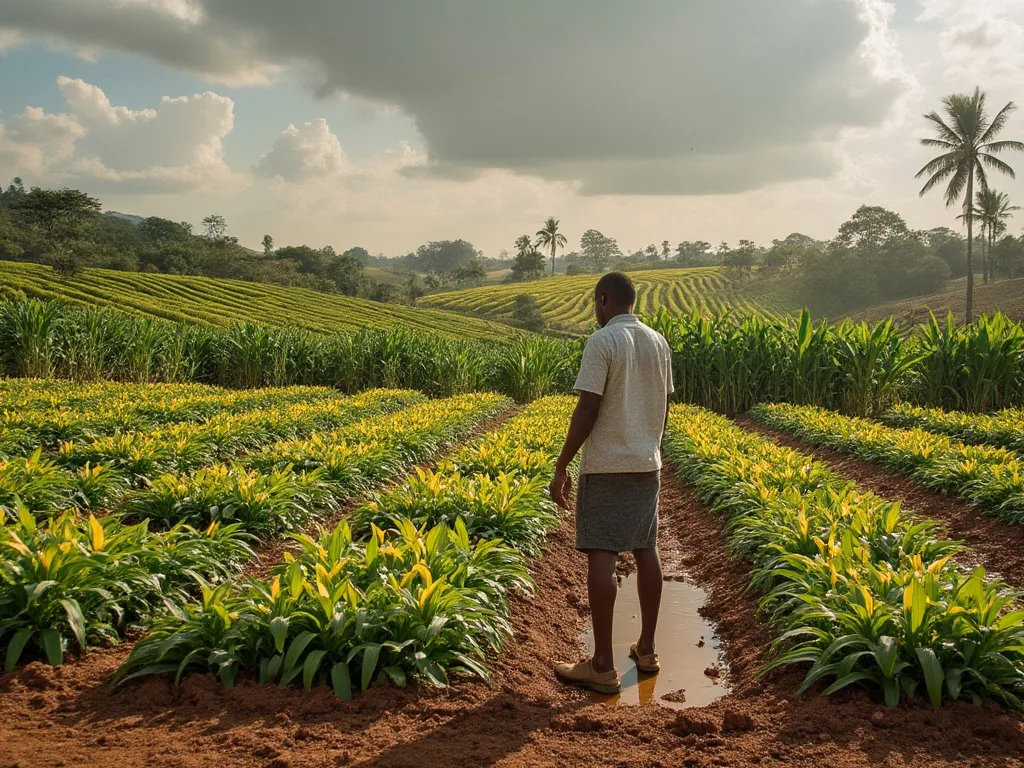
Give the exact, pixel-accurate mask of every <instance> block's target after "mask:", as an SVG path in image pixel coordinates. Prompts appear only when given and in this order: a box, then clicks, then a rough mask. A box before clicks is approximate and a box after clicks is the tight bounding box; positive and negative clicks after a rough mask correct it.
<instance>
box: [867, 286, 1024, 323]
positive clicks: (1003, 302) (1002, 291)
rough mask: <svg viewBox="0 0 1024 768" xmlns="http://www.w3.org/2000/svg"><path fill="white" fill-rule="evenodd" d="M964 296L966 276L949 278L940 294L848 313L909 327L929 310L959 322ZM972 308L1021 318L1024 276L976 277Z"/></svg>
mask: <svg viewBox="0 0 1024 768" xmlns="http://www.w3.org/2000/svg"><path fill="white" fill-rule="evenodd" d="M966 296H967V278H966V277H964V278H960V279H959V280H953V281H951V282H950V283H949V284H948V285H947V286H946V289H945V290H944V291H942V292H940V293H933V294H930V295H928V296H916V297H914V298H912V299H903V300H901V301H893V302H889V303H886V304H879V305H878V306H874V307H867V308H865V309H862V310H859V311H857V312H851V313H850V315H849V316H850V318H851V319H853V320H856V321H861V320H867V321H869V322H875V321H878V320H882V319H884V318H887V317H892V318H894V319H895V321H896V323H897V324H898V325H899V326H900V327H901V328H911V327H913V326H915V325H917V324H919V323H924V322H927V320H928V313H929V311H931V312H932V313H934V314H936V315H938V316H940V317H943V316H945V315H946V314H947V313H949V312H952V313H953V316H954V317H955V318H956V321H957V322H958V323H962V322H963V321H964V304H965V301H966ZM974 311H975V313H976V314H983V315H985V314H987V315H990V314H992V313H994V312H1002V313H1003V314H1004V315H1007V316H1008V317H1011V318H1013V319H1014V320H1017V321H1018V322H1020V321H1022V320H1024V278H1017V279H1014V280H997V281H995V282H992V283H983V282H982V281H981V278H980V277H976V278H975V283H974Z"/></svg>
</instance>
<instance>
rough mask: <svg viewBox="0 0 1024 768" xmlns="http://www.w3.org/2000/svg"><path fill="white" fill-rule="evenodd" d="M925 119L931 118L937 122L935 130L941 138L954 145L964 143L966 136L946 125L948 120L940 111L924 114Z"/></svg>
mask: <svg viewBox="0 0 1024 768" xmlns="http://www.w3.org/2000/svg"><path fill="white" fill-rule="evenodd" d="M924 118H925V120H931V121H932V122H933V123H935V131H936V133H938V135H939V138H940V139H941V140H943V141H948V142H949V143H950V144H953V145H954V146H958V145H960V144H963V143H964V138H963V137H962V136H960V135H959V134H958V133H957V132H956V131H954V130H953V129H952V128H950V127H949V126H948V125H946V122H945V121H944V120H943V119H942V117H940V116H939V113H938V112H929V113H928V114H927V115H925V116H924Z"/></svg>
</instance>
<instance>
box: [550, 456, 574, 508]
mask: <svg viewBox="0 0 1024 768" xmlns="http://www.w3.org/2000/svg"><path fill="white" fill-rule="evenodd" d="M548 492H549V493H550V494H551V498H552V499H553V500H554V502H555V504H557V505H558V506H560V507H561V508H562V509H568V508H569V507H568V504H567V502H566V498H568V496H569V494H570V493H572V478H570V477H569V472H568V470H567V469H566V468H565V467H561V466H556V467H555V476H554V477H553V478H551V484H550V485H548Z"/></svg>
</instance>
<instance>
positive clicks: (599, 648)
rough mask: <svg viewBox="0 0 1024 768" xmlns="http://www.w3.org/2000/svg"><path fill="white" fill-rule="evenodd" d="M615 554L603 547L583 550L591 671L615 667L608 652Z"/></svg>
mask: <svg viewBox="0 0 1024 768" xmlns="http://www.w3.org/2000/svg"><path fill="white" fill-rule="evenodd" d="M616 560H618V555H617V554H616V553H615V552H609V551H608V550H604V549H592V550H590V551H589V552H588V553H587V595H588V597H589V598H590V617H591V620H592V621H593V623H594V670H595V671H596V672H610V671H611V670H613V669H615V657H614V654H613V652H612V617H613V616H614V614H615V594H616V592H617V591H618V587H617V585H616V583H615V563H616Z"/></svg>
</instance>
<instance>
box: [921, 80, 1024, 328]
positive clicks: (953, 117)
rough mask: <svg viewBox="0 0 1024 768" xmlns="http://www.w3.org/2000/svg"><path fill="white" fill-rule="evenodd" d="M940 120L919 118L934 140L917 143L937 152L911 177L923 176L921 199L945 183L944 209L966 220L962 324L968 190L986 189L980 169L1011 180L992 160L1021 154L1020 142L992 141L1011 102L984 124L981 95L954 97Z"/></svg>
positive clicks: (970, 276) (970, 311) (970, 228)
mask: <svg viewBox="0 0 1024 768" xmlns="http://www.w3.org/2000/svg"><path fill="white" fill-rule="evenodd" d="M942 103H943V106H944V108H945V113H946V118H947V120H948V122H947V121H946V120H943V118H942V117H941V116H940V115H939V113H938V112H930V113H928V114H927V115H925V119H927V120H928V121H930V122H931V124H932V128H933V129H934V130H935V135H936V138H929V139H921V144H922V145H923V146H926V147H929V148H932V149H938V150H941V152H942V154H940V155H939V156H938V157H936V158H934V159H932V160H931V161H930V162H929V163H927V164H926V165H925V166H924V167H923V168H922V169H921V170H920V171H918V173H917V177H916V178H922V177H927V179H928V181H927V182H925V185H924V187H922V188H921V196H922V197H923V196H924V195H926V194H927V193H928V192H929V191H931V190H932V189H933V188H935V187H937V186H938V185H940V184H942V183H943V182H948V183H947V186H946V205H947V206H953V205H956V204H957V203H960V201H961V198H962V199H963V202H962V207H963V210H964V217H965V218H966V220H967V308H966V317H967V322H968V323H970V322H972V321H973V320H974V259H973V256H974V254H973V249H974V243H973V241H974V205H973V204H974V190H975V182H977V184H978V186H979V187H980V188H981V189H988V175H987V171H986V169H989V170H997V171H999V172H1000V173H1005V174H1006V175H1008V176H1010V178H1014V177H1015V174H1014V172H1013V168H1011V167H1010V166H1009V165H1007V164H1006V163H1004V162H1003V161H1002V160H1000V159H999V158H998V157H996V155H998V154H1000V153H1001V152H1003V151H1006V150H1017V151H1024V142H1020V141H994V139H995V138H996V136H998V135H999V133H1001V132H1002V130H1003V128H1005V127H1006V122H1007V120H1008V119H1009V117H1010V114H1011V113H1012V112H1013V111H1014V109H1016V106H1015V105H1014V103H1013V102H1012V101H1011V102H1009V103H1008V104H1007V105H1006V106H1005V107H1003V108H1002V109H1001V110H999V112H998V113H997V114H996V116H995V117H994V118H992V119H991V120H989V116H988V112H987V111H986V109H985V94H984V93H982V91H981V89H980V88H975V89H974V93H973V94H959V93H955V94H952V95H950V96H947V97H946V98H945V99H943V100H942Z"/></svg>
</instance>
